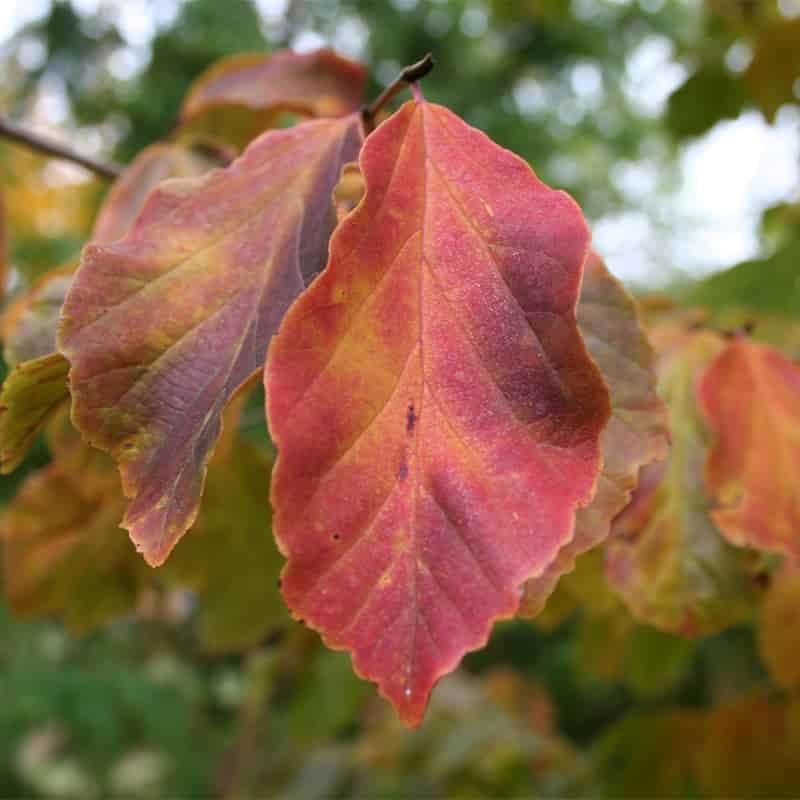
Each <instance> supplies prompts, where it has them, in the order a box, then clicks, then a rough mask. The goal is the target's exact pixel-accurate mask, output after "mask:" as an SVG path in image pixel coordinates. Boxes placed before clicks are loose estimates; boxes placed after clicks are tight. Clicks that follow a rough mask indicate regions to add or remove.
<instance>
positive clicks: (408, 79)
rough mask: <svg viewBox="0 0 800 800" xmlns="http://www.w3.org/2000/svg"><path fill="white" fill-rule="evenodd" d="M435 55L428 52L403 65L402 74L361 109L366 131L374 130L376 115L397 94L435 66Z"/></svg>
mask: <svg viewBox="0 0 800 800" xmlns="http://www.w3.org/2000/svg"><path fill="white" fill-rule="evenodd" d="M434 64H435V62H434V60H433V55H432V54H431V53H426V54H425V55H424V56H423V57H422V58H421V59H420V60H419V61H416V62H415V63H413V64H409V65H408V66H406V67H403V69H402V70H401V72H400V74H399V75H398V76H397V77H396V78H395V79H394V80H393V81H392V82H391V83H390V84H389V85H388V86H387V87H386V88H385V89H384V90H383V91H382V92H381V93H380V94H379V95H378V96H377V97H376V98H375V99H374V100H373V101H372V102H371V103H370V104H369V105H366V106H364V107H363V108H362V109H361V117H362V119H363V120H364V128H365V129H366V132H367V133H369V132H370V131H372V130H374V128H375V117H376V116H377V115H378V113H379V112H380V110H381V109H382V108H383V107H384V106H385V105H386V104H387V103H388V102H389V101H390V100H392V99H393V98H394V97H395V95H397V94H399V93H400V92H401V91H402V90H403V89H405V88H406V87H408V86H411V85H413V84H415V83H416V82H417V81H420V80H422V79H423V78H424V77H425V76H426V75H427V74H428V73H429V72H430V71H431V70H432V69H433V67H434Z"/></svg>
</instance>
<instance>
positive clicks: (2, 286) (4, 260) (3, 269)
mask: <svg viewBox="0 0 800 800" xmlns="http://www.w3.org/2000/svg"><path fill="white" fill-rule="evenodd" d="M7 277H8V233H7V231H6V201H5V194H4V192H3V187H2V186H0V300H3V299H5V295H6V279H7Z"/></svg>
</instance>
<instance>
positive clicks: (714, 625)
mask: <svg viewBox="0 0 800 800" xmlns="http://www.w3.org/2000/svg"><path fill="white" fill-rule="evenodd" d="M655 336H656V339H655V341H656V342H658V344H657V345H656V346H657V349H658V351H659V353H660V354H661V363H660V365H659V384H658V388H659V393H660V394H661V396H662V397H663V398H664V399H665V400H666V402H667V405H668V407H669V422H670V430H671V433H672V448H671V451H670V455H669V457H668V460H667V461H666V462H665V463H663V464H655V465H651V466H650V467H646V468H645V471H644V474H643V480H642V482H640V484H639V486H638V488H637V490H636V491H635V492H634V496H633V500H632V503H631V505H630V506H629V507H628V508H626V509H625V511H624V512H622V514H620V516H619V517H617V519H616V520H615V522H614V530H613V535H612V537H611V538H610V539H609V543H608V577H609V581H610V582H611V585H612V586H613V587H614V588H615V589H616V590H617V591H618V592H619V593H620V595H621V596H622V598H623V599H624V600H625V602H626V603H627V605H628V607H629V608H630V610H631V612H632V613H633V615H634V616H635V617H636V618H637V619H639V620H641V621H642V622H646V623H648V624H650V625H653V626H655V627H657V628H660V629H661V630H664V631H667V632H671V633H682V634H686V635H704V634H710V633H715V632H717V631H719V630H721V629H722V628H724V627H726V626H728V625H731V624H734V623H735V622H739V621H741V620H742V619H744V618H746V617H747V616H748V615H749V614H751V613H752V605H753V601H754V586H753V582H752V580H751V579H750V576H749V571H748V569H747V565H746V560H747V558H746V554H743V553H739V552H737V551H736V549H735V548H733V547H731V546H730V545H729V544H728V543H727V542H726V541H725V540H724V539H723V537H722V536H721V535H720V533H719V532H718V531H717V529H716V528H715V526H714V523H713V521H712V519H711V516H710V508H709V505H708V502H707V500H706V496H705V492H704V489H703V472H704V465H705V458H706V452H707V433H706V430H705V426H704V425H703V422H702V419H701V416H700V412H699V409H698V408H697V406H696V403H695V382H696V380H697V376H698V375H699V373H700V370H701V369H702V368H703V367H704V366H706V365H707V364H708V363H709V361H710V360H711V359H712V358H713V357H714V356H715V355H716V354H717V353H718V352H719V351H720V350H721V349H722V348H723V347H724V340H723V339H722V337H721V336H719V335H718V334H716V333H713V332H711V331H694V332H692V331H689V332H684V333H683V334H676V332H675V331H673V330H672V328H671V326H668V328H667V330H666V331H665V335H664V336H663V337H660V336H659V335H658V332H656V333H655Z"/></svg>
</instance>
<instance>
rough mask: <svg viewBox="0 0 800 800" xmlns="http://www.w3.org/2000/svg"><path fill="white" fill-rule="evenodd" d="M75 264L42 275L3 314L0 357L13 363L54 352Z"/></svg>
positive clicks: (0, 323)
mask: <svg viewBox="0 0 800 800" xmlns="http://www.w3.org/2000/svg"><path fill="white" fill-rule="evenodd" d="M76 267H77V264H65V265H64V266H63V267H57V268H56V269H52V270H50V272H47V273H45V274H44V275H42V277H41V278H39V280H37V281H36V282H35V283H34V284H33V286H31V288H30V289H29V290H28V291H26V292H23V293H22V294H21V295H20V296H19V297H18V298H17V299H16V300H15V301H14V302H13V303H12V304H11V306H10V307H9V308H8V309H7V310H6V312H5V313H4V314H3V318H2V322H0V332H1V333H2V337H3V359H4V360H5V361H6V363H7V364H9V365H11V366H12V367H13V366H16V365H17V364H20V363H22V362H23V361H32V360H33V359H35V358H40V357H41V356H46V355H50V354H51V353H55V352H56V327H57V325H58V318H59V316H60V314H61V306H62V304H63V303H64V298H65V297H66V294H67V291H68V290H69V287H70V285H71V284H72V275H73V273H74V272H75V268H76Z"/></svg>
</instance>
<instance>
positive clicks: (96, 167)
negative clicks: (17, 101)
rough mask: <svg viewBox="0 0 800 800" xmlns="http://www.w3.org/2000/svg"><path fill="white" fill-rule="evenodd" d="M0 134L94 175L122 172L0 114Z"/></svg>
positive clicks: (116, 166)
mask: <svg viewBox="0 0 800 800" xmlns="http://www.w3.org/2000/svg"><path fill="white" fill-rule="evenodd" d="M0 136H1V137H3V138H5V139H11V141H13V142H17V143H19V144H23V145H25V146H26V147H29V148H30V149H31V150H36V151H37V152H39V153H44V154H45V155H48V156H53V157H54V158H60V159H62V160H64V161H71V162H72V163H73V164H78V165H79V166H81V167H83V168H84V169H88V170H89V171H90V172H94V173H95V174H96V175H100V176H101V177H103V178H111V179H112V180H113V179H114V178H118V177H119V176H120V174H121V173H122V167H121V166H120V165H119V164H115V163H113V162H105V163H104V162H102V161H97V160H96V159H94V158H91V157H90V156H84V155H81V154H80V153H76V152H75V151H74V150H72V149H71V148H70V147H67V146H66V145H63V144H60V143H59V142H54V141H53V140H52V139H46V138H44V137H42V136H39V134H37V133H32V132H31V131H28V130H26V129H25V128H23V127H21V126H20V125H16V124H15V123H13V122H9V120H7V119H5V118H4V117H2V116H0Z"/></svg>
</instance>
